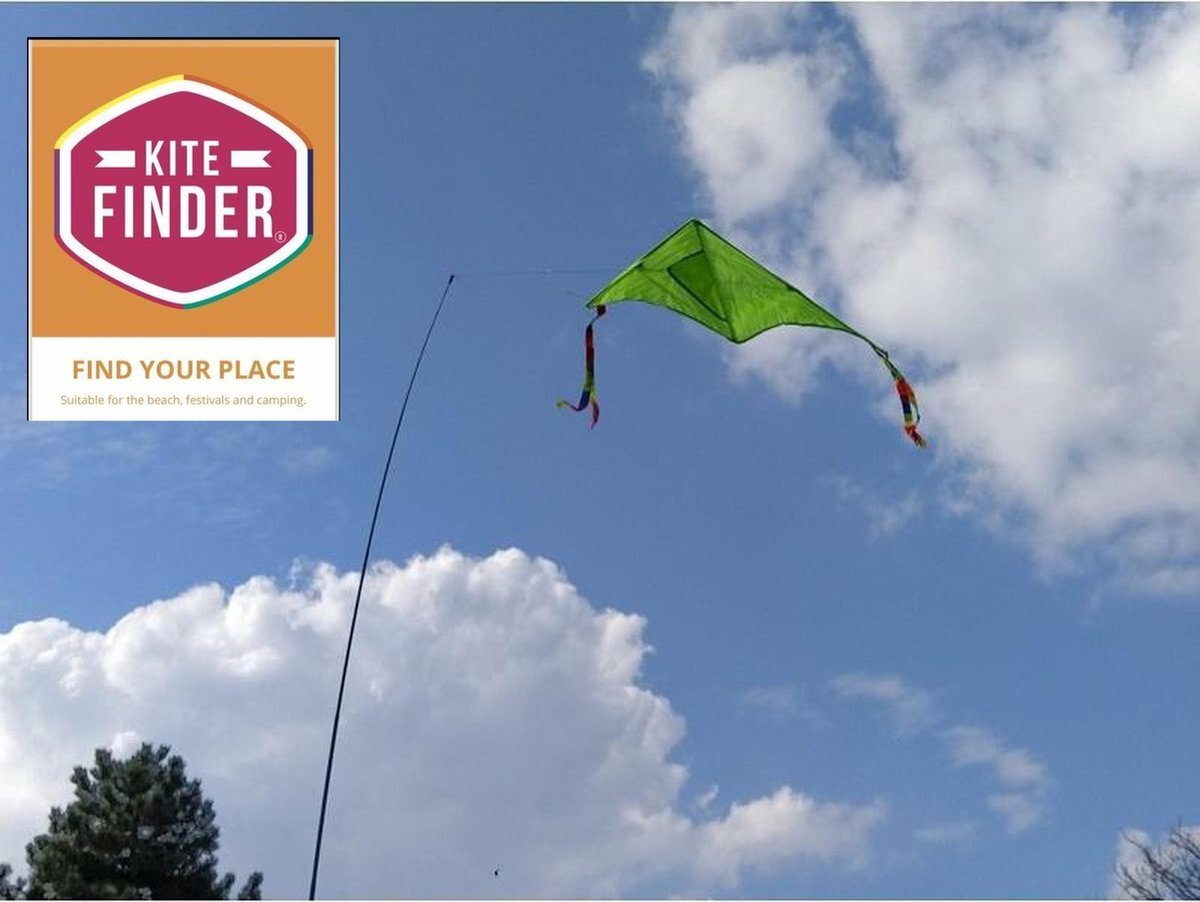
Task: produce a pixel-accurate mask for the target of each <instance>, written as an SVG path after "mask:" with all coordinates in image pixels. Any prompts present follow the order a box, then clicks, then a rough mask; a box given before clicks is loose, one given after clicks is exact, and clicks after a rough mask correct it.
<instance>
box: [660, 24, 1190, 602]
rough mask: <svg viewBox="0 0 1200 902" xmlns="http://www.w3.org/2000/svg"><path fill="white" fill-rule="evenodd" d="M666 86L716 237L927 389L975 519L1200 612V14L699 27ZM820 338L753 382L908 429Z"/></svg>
mask: <svg viewBox="0 0 1200 902" xmlns="http://www.w3.org/2000/svg"><path fill="white" fill-rule="evenodd" d="M647 66H648V68H649V70H650V71H651V72H652V73H653V74H654V75H655V77H656V79H657V80H658V83H659V84H660V85H661V87H662V90H663V93H664V98H665V109H667V110H668V111H669V115H670V116H671V117H672V119H673V121H674V123H675V124H676V126H677V127H678V128H679V133H680V146H681V149H682V151H683V153H684V154H685V155H686V157H687V159H688V161H689V162H690V163H691V165H692V166H693V167H694V168H695V171H696V172H697V173H698V175H699V177H700V180H701V183H702V185H703V186H704V189H705V193H706V195H707V197H708V199H709V201H710V203H711V205H712V211H713V213H714V215H715V219H716V220H717V224H718V226H720V227H723V228H725V229H728V230H731V237H734V238H735V240H740V241H743V242H745V243H746V244H747V245H748V247H749V249H751V250H752V251H755V252H757V253H759V254H761V255H763V256H764V257H765V258H766V259H767V260H768V261H769V262H770V263H772V264H774V265H775V266H777V267H779V268H781V269H782V270H783V271H784V272H785V273H786V274H787V275H789V276H792V277H793V278H795V279H796V280H797V282H798V283H799V284H801V285H805V286H807V287H809V288H810V289H811V290H812V291H813V292H814V293H816V294H817V295H818V296H819V297H822V298H824V299H825V300H827V301H829V302H830V303H835V304H836V306H837V307H838V308H839V310H840V312H841V313H842V314H844V315H845V316H846V318H847V319H848V320H849V321H850V322H851V323H853V324H855V325H856V326H857V327H858V328H860V329H862V330H863V331H864V332H866V333H867V334H869V335H871V336H872V337H874V338H876V340H878V341H880V342H881V343H882V344H883V345H884V346H886V347H888V348H889V349H890V350H891V351H892V352H893V355H894V356H895V357H896V359H897V360H898V361H899V362H900V363H901V364H903V365H905V366H906V368H907V369H908V370H909V376H910V377H912V378H913V380H914V382H915V383H916V387H917V390H918V392H919V393H920V395H921V400H922V402H923V403H922V407H923V411H924V412H925V413H926V414H927V417H926V421H925V425H926V426H927V427H928V433H929V437H930V438H931V439H932V440H933V442H934V447H935V449H936V451H937V453H938V454H939V455H940V456H941V457H942V459H943V460H944V461H947V462H950V463H952V464H954V467H953V472H954V473H955V474H956V476H955V478H954V485H953V486H952V488H951V494H952V495H953V496H954V501H955V504H956V505H957V506H959V507H960V508H961V507H962V506H964V505H965V506H967V507H968V508H970V509H973V510H975V511H977V512H978V513H979V514H980V516H981V517H982V518H983V519H984V520H985V521H986V522H995V520H996V517H997V515H998V514H999V515H1001V516H1002V518H1003V520H1002V522H1004V523H1005V524H1006V525H1008V526H1010V527H1020V528H1019V529H1014V530H1013V534H1014V535H1018V536H1024V537H1027V540H1028V542H1029V547H1030V548H1031V550H1032V551H1033V552H1034V554H1035V555H1036V557H1037V559H1038V560H1039V562H1041V563H1042V564H1044V565H1048V566H1049V565H1055V564H1061V563H1063V562H1064V561H1066V560H1068V559H1069V558H1070V557H1071V555H1072V553H1073V552H1076V551H1079V550H1081V549H1100V550H1101V551H1102V553H1103V554H1108V555H1110V556H1111V557H1112V560H1113V564H1114V566H1115V570H1116V575H1117V578H1118V579H1120V580H1121V581H1122V582H1123V583H1124V584H1125V585H1126V586H1128V587H1130V588H1132V589H1135V590H1138V591H1148V592H1176V593H1189V594H1195V592H1196V590H1197V586H1198V585H1200V578H1198V577H1197V573H1198V572H1200V552H1198V551H1197V545H1198V544H1200V541H1198V537H1200V464H1198V463H1197V460H1200V455H1198V454H1197V451H1198V450H1200V408H1197V406H1196V404H1195V403H1192V400H1193V399H1195V398H1196V397H1200V369H1198V368H1197V367H1195V366H1194V365H1193V362H1192V361H1193V360H1194V359H1195V358H1196V356H1197V354H1198V352H1200V306H1198V305H1196V304H1195V302H1194V298H1193V297H1192V286H1193V285H1195V284H1196V283H1197V281H1200V253H1197V251H1196V245H1195V238H1194V236H1195V235H1196V234H1197V233H1198V232H1200V110H1198V109H1197V107H1196V105H1195V103H1194V96H1193V95H1194V86H1195V84H1196V83H1197V82H1198V81H1200V11H1198V10H1197V9H1195V8H1194V7H1188V6H1178V7H1169V8H1166V9H1142V8H1139V9H1137V10H1135V11H1130V10H1124V9H1116V8H1109V7H1100V6H1090V5H1074V4H1068V5H1067V6H1065V7H1036V6H1034V7H1030V6H1028V5H1015V6H1007V5H1001V6H998V7H997V6H975V5H953V4H951V5H943V4H935V5H932V6H913V5H906V4H852V5H849V6H847V7H843V8H839V9H837V10H834V9H832V8H828V7H825V8H821V9H818V10H813V9H810V8H803V9H800V10H795V9H792V8H788V7H780V8H776V7H772V8H769V9H761V8H757V7H753V6H733V7H715V8H714V7H704V6H684V7H679V8H677V9H675V10H674V11H673V12H672V16H671V19H670V22H669V25H668V27H667V28H666V30H665V32H664V34H663V36H662V38H661V40H660V41H659V42H658V44H657V46H656V47H655V48H654V49H653V51H652V52H651V53H650V54H649V56H648V59H647ZM822 337H823V338H825V339H826V340H825V341H824V342H822V343H818V342H815V341H813V340H812V339H811V337H810V336H807V335H806V333H805V332H804V330H799V329H796V330H779V335H778V336H773V337H772V340H771V341H770V342H765V341H764V342H759V341H756V342H750V343H748V344H747V345H745V346H744V347H742V348H739V349H736V350H734V351H731V352H730V358H729V359H730V360H731V368H732V371H733V372H734V373H735V374H739V375H741V376H742V377H745V376H746V375H747V374H754V375H756V376H757V377H760V378H762V379H763V380H764V381H765V382H766V383H767V384H768V385H770V386H772V387H774V388H775V389H776V390H777V391H779V392H780V393H781V394H783V395H785V396H792V397H795V396H798V395H799V394H801V393H802V392H803V391H804V390H805V388H806V387H807V386H808V385H809V384H810V383H811V381H812V379H813V378H814V373H815V370H816V369H817V368H818V366H819V365H820V364H822V363H824V362H826V361H829V362H833V363H834V364H837V365H840V366H845V367H852V368H854V369H856V370H857V371H859V372H861V373H862V374H864V377H865V378H870V379H872V380H874V381H873V383H872V384H874V385H877V386H878V387H879V395H880V405H881V409H883V408H882V404H883V403H884V401H883V398H884V396H885V395H886V393H887V380H886V377H885V375H884V374H883V373H882V371H880V372H878V373H875V372H874V371H873V370H872V367H875V364H874V362H873V360H872V359H871V355H870V354H869V353H866V352H865V351H864V352H861V353H859V354H857V355H856V354H853V353H852V352H853V351H855V350H857V349H854V348H851V347H850V345H851V344H852V343H851V342H839V341H836V340H831V339H830V338H829V337H828V336H822ZM835 347H836V348H837V350H834V348H835ZM886 403H887V404H888V407H887V409H886V415H887V416H888V417H890V418H892V419H894V418H895V417H896V415H897V414H896V412H895V410H894V409H893V405H894V403H895V402H894V398H889V399H888V400H887V402H886ZM1146 532H1149V533H1150V534H1153V535H1155V536H1156V539H1155V540H1154V541H1150V542H1145V541H1137V540H1136V538H1135V540H1134V541H1129V539H1130V537H1137V536H1140V535H1141V534H1142V533H1146ZM1110 549H1111V550H1110Z"/></svg>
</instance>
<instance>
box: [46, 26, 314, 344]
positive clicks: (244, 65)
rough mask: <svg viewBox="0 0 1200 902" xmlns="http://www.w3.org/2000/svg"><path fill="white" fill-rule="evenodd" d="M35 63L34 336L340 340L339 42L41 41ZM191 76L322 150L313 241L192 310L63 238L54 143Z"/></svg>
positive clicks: (254, 40) (311, 40)
mask: <svg viewBox="0 0 1200 902" xmlns="http://www.w3.org/2000/svg"><path fill="white" fill-rule="evenodd" d="M29 55H30V126H29V129H30V134H29V140H30V149H29V168H30V180H31V194H30V206H29V229H30V256H31V268H30V292H31V293H30V327H31V332H32V335H33V336H34V337H51V336H117V337H133V336H196V337H199V336H295V337H302V336H333V335H335V334H336V332H337V306H336V298H337V284H336V283H337V235H336V232H335V229H336V222H337V219H336V211H337V195H336V174H337V159H336V155H337V40H336V39H333V38H329V39H302V40H301V39H281V40H270V39H261V40H260V39H253V40H225V39H223V40H158V39H154V40H128V39H120V40H93V39H87V40H69V39H35V40H31V41H30V43H29ZM176 72H187V73H189V74H191V75H195V76H198V77H200V78H209V79H212V80H213V81H216V82H218V83H221V84H225V85H228V86H229V87H230V88H232V89H233V90H235V91H237V92H238V93H239V94H242V95H243V96H246V97H248V98H251V99H252V100H253V101H254V103H256V104H257V105H258V106H261V107H264V108H266V109H267V110H270V111H271V112H273V113H275V114H277V115H278V116H279V117H280V118H282V119H284V120H285V121H287V122H290V123H293V124H294V125H295V126H296V128H297V129H299V130H300V131H301V133H303V134H304V135H305V136H306V137H307V138H308V139H309V140H310V141H311V142H312V147H313V170H314V171H313V240H312V244H311V245H310V246H309V247H308V248H307V249H306V250H305V251H304V253H302V254H300V255H299V256H298V257H296V258H295V259H294V260H292V261H291V262H290V263H288V264H287V265H285V266H283V267H282V268H281V269H279V270H278V271H276V272H274V273H272V274H271V275H270V276H268V277H267V278H265V279H263V280H262V281H260V282H258V283H256V284H254V285H251V286H250V287H248V288H246V289H245V290H243V291H239V292H238V293H236V294H234V295H232V296H230V297H228V298H225V299H222V300H220V301H217V302H216V303H213V304H209V305H207V306H204V307H198V308H195V309H190V310H178V309H171V308H168V307H163V306H161V305H158V304H151V303H147V302H146V300H145V299H144V298H141V297H139V296H138V295H136V294H133V293H132V292H129V291H127V290H125V289H123V288H121V287H119V286H117V285H114V284H112V283H111V282H109V281H107V280H106V279H104V278H103V277H101V276H99V275H97V274H96V273H94V272H92V271H91V270H89V269H87V268H86V267H84V266H82V265H81V264H80V263H78V262H77V261H75V260H73V259H72V258H71V257H70V256H69V255H68V254H67V253H66V252H65V251H64V250H63V249H62V248H61V247H59V245H58V243H57V242H56V241H55V237H54V142H55V141H56V140H57V138H58V136H59V135H61V134H62V133H63V131H65V130H66V129H67V128H69V127H70V126H71V125H72V124H73V123H75V122H77V121H78V120H79V119H80V118H81V117H83V116H86V115H87V114H88V113H90V112H91V111H93V110H95V109H96V108H98V107H100V106H102V105H104V104H106V103H108V102H109V101H111V100H112V99H113V98H115V97H118V96H120V95H122V94H124V93H126V92H127V91H129V90H131V89H133V88H136V87H138V86H139V85H144V84H146V83H148V82H151V81H154V80H156V79H159V78H162V77H164V76H167V75H171V74H173V73H176Z"/></svg>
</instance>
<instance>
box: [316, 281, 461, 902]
mask: <svg viewBox="0 0 1200 902" xmlns="http://www.w3.org/2000/svg"><path fill="white" fill-rule="evenodd" d="M453 284H454V275H453V274H451V275H450V278H449V279H447V280H446V287H445V288H443V289H442V297H441V299H440V300H439V301H438V305H437V309H435V310H434V311H433V318H432V319H431V320H430V321H429V328H428V329H427V330H426V331H425V340H424V341H423V342H421V350H420V351H419V352H418V353H417V362H416V363H415V364H413V368H412V374H411V375H410V376H409V377H408V388H407V389H406V390H405V392H404V401H403V402H401V404H400V415H399V416H398V417H397V418H396V428H395V430H394V431H393V432H392V444H391V446H390V447H389V448H388V453H387V462H386V463H384V465H383V477H382V478H381V479H380V480H379V492H378V493H377V494H376V496H375V510H374V512H373V513H372V514H371V528H370V529H369V530H368V531H367V544H366V547H365V548H364V549H363V558H362V566H361V567H360V568H359V570H358V590H357V591H356V592H355V593H354V609H353V613H352V614H351V615H350V632H349V635H348V636H347V637H346V655H345V658H343V660H342V679H341V682H340V683H339V684H338V695H337V706H336V707H335V708H334V711H333V729H332V730H331V732H330V735H329V758H328V760H327V761H326V762H325V786H324V788H323V789H322V790H321V814H320V816H319V817H318V818H317V843H316V847H315V848H314V849H313V865H312V880H311V882H310V883H309V885H308V898H309V899H310V900H312V899H315V898H316V897H317V873H318V872H319V871H320V868H321V840H322V839H323V837H324V835H325V811H326V808H327V807H328V805H329V783H330V779H331V778H332V777H333V753H334V751H335V750H336V748H337V737H338V724H339V723H340V722H341V719H342V700H343V698H344V697H345V695H346V674H347V673H349V671H350V651H351V649H352V648H353V647H354V628H355V626H356V625H357V624H358V608H359V604H360V603H361V602H362V591H363V582H364V581H365V579H366V576H367V563H368V561H369V560H370V558H371V542H372V541H373V540H374V538H375V525H376V523H378V522H379V508H380V505H381V504H382V503H383V490H384V488H386V487H387V480H388V472H389V471H390V470H391V468H392V458H393V457H394V456H395V454H396V439H397V438H399V436H400V427H401V426H402V425H403V423H404V414H405V411H407V410H408V399H409V398H410V397H411V396H412V390H413V386H414V385H415V384H416V382H417V373H419V372H420V371H421V361H422V360H424V359H425V349H426V348H427V347H429V339H430V337H431V336H432V335H433V329H434V327H435V326H436V325H437V321H438V317H439V316H441V313H442V307H443V306H445V303H446V296H447V295H449V294H450V286H451V285H453Z"/></svg>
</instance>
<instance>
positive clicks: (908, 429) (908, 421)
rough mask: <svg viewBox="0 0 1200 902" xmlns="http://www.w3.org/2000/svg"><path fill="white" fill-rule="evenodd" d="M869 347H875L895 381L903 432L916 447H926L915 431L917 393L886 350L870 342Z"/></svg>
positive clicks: (919, 413)
mask: <svg viewBox="0 0 1200 902" xmlns="http://www.w3.org/2000/svg"><path fill="white" fill-rule="evenodd" d="M871 347H872V348H874V349H875V353H876V354H878V355H879V359H880V360H882V361H883V365H884V366H886V367H887V368H888V372H889V373H891V374H892V378H893V379H894V380H895V381H896V394H897V395H899V396H900V409H901V410H902V411H904V431H905V433H906V434H907V435H908V437H909V438H910V439H912V443H913V444H914V445H916V446H917V447H918V448H924V447H926V446H927V445H928V442H926V441H925V439H924V438H922V437H921V433H919V432H917V424H919V423H920V422H921V408H920V407H918V406H917V393H916V392H915V391H913V389H912V386H911V385H909V384H908V380H907V379H905V378H904V374H903V373H902V372H900V370H898V369H896V365H895V364H894V363H892V361H891V360H890V359H889V358H888V355H887V351H885V350H883V349H882V348H879V347H876V346H875V345H874V344H871Z"/></svg>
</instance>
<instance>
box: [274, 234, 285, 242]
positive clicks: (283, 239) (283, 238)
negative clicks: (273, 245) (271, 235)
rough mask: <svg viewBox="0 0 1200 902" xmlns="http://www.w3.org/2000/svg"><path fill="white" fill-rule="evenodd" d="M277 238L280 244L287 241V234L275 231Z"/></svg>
mask: <svg viewBox="0 0 1200 902" xmlns="http://www.w3.org/2000/svg"><path fill="white" fill-rule="evenodd" d="M275 240H276V241H277V242H279V243H280V244H283V242H285V241H287V235H286V234H284V233H283V232H276V233H275Z"/></svg>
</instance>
